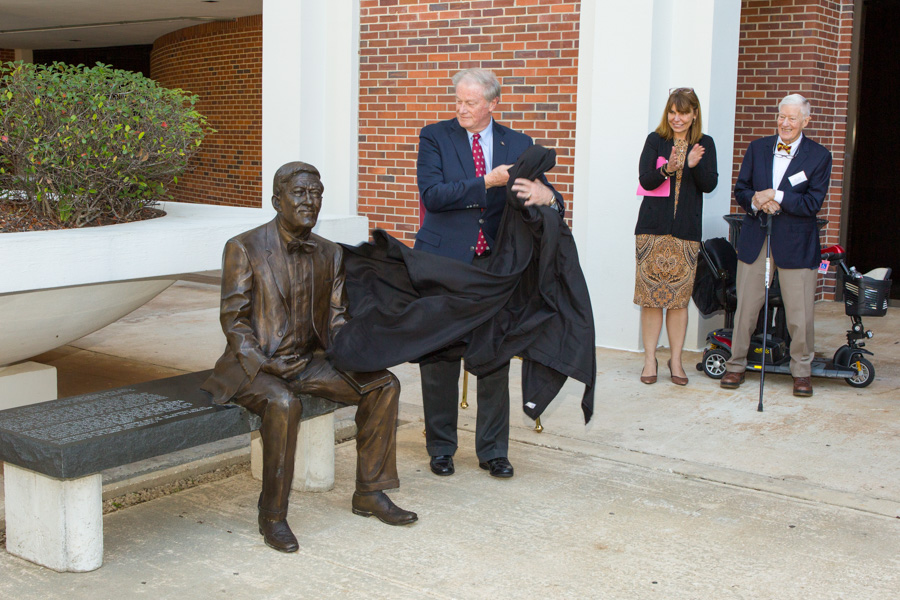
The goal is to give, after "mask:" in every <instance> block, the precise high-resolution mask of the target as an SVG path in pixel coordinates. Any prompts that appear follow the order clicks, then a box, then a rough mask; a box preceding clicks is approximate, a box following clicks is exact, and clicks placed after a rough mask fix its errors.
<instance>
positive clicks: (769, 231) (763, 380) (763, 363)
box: [756, 213, 778, 412]
mask: <svg viewBox="0 0 900 600" xmlns="http://www.w3.org/2000/svg"><path fill="white" fill-rule="evenodd" d="M775 214H778V213H775ZM774 216H775V215H770V214H768V213H766V217H767V218H766V224H765V225H764V227H765V228H766V295H765V296H766V303H765V312H764V313H763V314H764V315H765V319H763V339H762V342H763V347H762V359H761V360H760V371H759V405H758V406H757V407H756V410H757V411H758V412H762V411H763V386H764V385H765V383H766V350H768V348H769V346H768V344H767V343H766V334H767V333H768V329H769V284H770V283H771V278H770V277H769V274H770V269H771V260H770V259H769V256H770V253H771V241H772V219H773V217H774Z"/></svg>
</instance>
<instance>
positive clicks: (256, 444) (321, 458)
mask: <svg viewBox="0 0 900 600" xmlns="http://www.w3.org/2000/svg"><path fill="white" fill-rule="evenodd" d="M262 451H263V444H262V436H260V435H259V432H258V431H254V432H253V434H252V436H251V438H250V474H251V475H253V477H255V478H256V479H260V480H261V479H262V462H263V461H262V457H263V454H262ZM332 488H334V413H333V412H330V413H328V414H325V415H321V416H318V417H314V418H312V419H307V420H306V421H301V422H300V430H299V431H298V432H297V452H296V454H295V455H294V480H293V481H292V482H291V489H294V490H297V491H298V492H327V491H329V490H331V489H332Z"/></svg>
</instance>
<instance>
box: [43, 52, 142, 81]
mask: <svg viewBox="0 0 900 600" xmlns="http://www.w3.org/2000/svg"><path fill="white" fill-rule="evenodd" d="M151 50H153V45H152V44H145V45H140V46H110V47H107V48H62V49H59V50H35V51H34V62H36V63H38V64H42V65H49V64H50V63H52V62H64V63H68V64H70V65H84V66H86V67H93V66H94V65H95V64H97V63H98V62H101V63H103V64H104V65H109V66H111V67H112V68H114V69H122V70H123V71H134V72H135V73H140V74H142V75H143V76H144V77H150V51H151Z"/></svg>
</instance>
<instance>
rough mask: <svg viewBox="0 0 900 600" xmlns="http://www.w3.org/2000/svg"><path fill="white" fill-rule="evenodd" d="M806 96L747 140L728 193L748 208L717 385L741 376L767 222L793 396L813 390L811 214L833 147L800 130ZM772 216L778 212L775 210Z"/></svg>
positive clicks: (787, 103)
mask: <svg viewBox="0 0 900 600" xmlns="http://www.w3.org/2000/svg"><path fill="white" fill-rule="evenodd" d="M809 120H810V105H809V101H808V100H807V99H806V98H804V97H803V96H801V95H799V94H791V95H789V96H786V97H785V98H784V99H783V100H782V101H781V102H780V103H779V105H778V117H777V121H776V123H777V134H776V135H773V136H769V137H764V138H760V139H758V140H754V141H753V142H751V143H750V146H749V147H748V148H747V152H746V154H744V160H743V162H742V163H741V170H740V173H739V174H738V179H737V183H736V184H735V186H734V197H735V199H736V200H737V202H738V204H740V205H741V208H743V209H744V210H745V211H747V214H746V215H745V216H744V222H743V224H742V225H741V235H740V238H739V241H738V248H737V251H738V270H737V295H738V304H737V310H736V312H735V323H734V336H733V339H732V346H731V351H732V354H731V359H730V360H729V361H728V362H727V363H726V366H725V368H726V371H727V372H726V373H725V376H724V377H723V378H722V380H721V382H720V385H721V386H722V387H723V388H728V389H735V388H737V387H739V386H740V385H741V383H743V381H744V370H745V369H746V367H747V352H748V348H749V345H750V336H751V335H752V334H753V330H754V329H755V327H756V321H757V316H758V314H759V310H760V308H762V306H763V302H764V300H765V296H764V294H765V269H766V254H765V241H766V230H765V229H764V227H763V225H764V220H763V215H762V213H766V215H767V216H766V217H765V218H766V219H774V220H773V221H772V239H771V255H772V260H773V261H774V263H775V266H776V268H777V269H778V278H779V282H780V285H781V295H782V299H783V301H784V309H785V317H786V318H787V325H788V332H789V333H790V335H791V375H793V378H794V395H795V396H812V393H813V391H812V383H811V381H810V368H811V363H812V359H813V356H814V353H815V335H814V333H815V331H814V323H813V316H814V305H815V296H816V282H817V279H816V276H817V275H816V269H817V268H818V266H819V263H820V261H821V246H820V245H819V229H818V225H817V223H816V214H817V213H818V212H819V211H820V210H821V209H822V203H823V202H824V200H825V195H826V193H827V192H828V182H829V180H830V178H831V152H829V151H828V150H826V149H825V148H824V147H823V146H821V145H820V144H817V143H816V142H814V141H812V140H811V139H809V138H808V137H806V136H804V135H803V133H802V132H803V128H804V127H806V126H807V125H808V124H809ZM775 215H777V216H775Z"/></svg>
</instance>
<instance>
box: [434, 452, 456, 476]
mask: <svg viewBox="0 0 900 600" xmlns="http://www.w3.org/2000/svg"><path fill="white" fill-rule="evenodd" d="M429 466H430V467H431V472H432V473H434V474H435V475H453V473H454V472H455V469H454V468H453V457H452V456H449V455H442V456H432V457H431V462H430V463H429Z"/></svg>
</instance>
